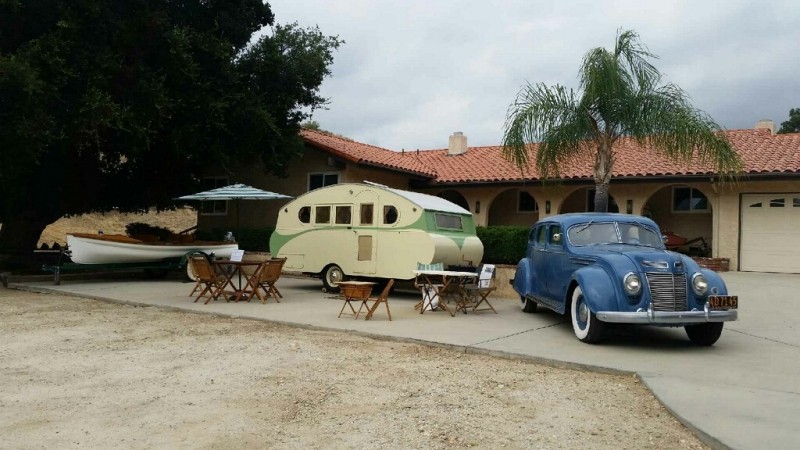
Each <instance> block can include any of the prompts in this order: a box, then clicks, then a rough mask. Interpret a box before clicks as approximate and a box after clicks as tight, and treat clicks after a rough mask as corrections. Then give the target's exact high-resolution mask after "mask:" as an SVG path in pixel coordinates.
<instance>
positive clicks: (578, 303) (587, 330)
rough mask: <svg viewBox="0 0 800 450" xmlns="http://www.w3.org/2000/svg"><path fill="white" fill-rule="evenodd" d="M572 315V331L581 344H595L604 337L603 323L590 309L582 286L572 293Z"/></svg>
mask: <svg viewBox="0 0 800 450" xmlns="http://www.w3.org/2000/svg"><path fill="white" fill-rule="evenodd" d="M570 312H571V315H572V330H573V331H574V332H575V337H577V338H578V340H580V341H581V342H586V343H587V344H593V343H595V342H597V341H599V340H600V339H601V338H602V337H603V322H601V321H600V320H598V319H597V316H595V314H594V313H593V312H592V310H590V309H589V305H588V304H586V298H585V297H584V296H583V291H582V290H581V287H580V286H576V287H575V290H574V291H572V303H571V306H570Z"/></svg>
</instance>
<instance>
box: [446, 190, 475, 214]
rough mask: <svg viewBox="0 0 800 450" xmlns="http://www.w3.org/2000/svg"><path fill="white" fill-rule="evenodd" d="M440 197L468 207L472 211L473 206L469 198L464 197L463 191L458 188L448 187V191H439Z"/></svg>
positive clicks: (465, 207)
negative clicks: (470, 205)
mask: <svg viewBox="0 0 800 450" xmlns="http://www.w3.org/2000/svg"><path fill="white" fill-rule="evenodd" d="M439 197H441V198H443V199H445V200H447V201H450V202H453V203H455V204H456V205H458V206H460V207H462V208H464V209H466V210H467V211H472V208H470V207H469V203H468V202H467V199H466V198H464V196H463V195H461V193H460V192H458V191H456V190H453V189H448V190H446V191H442V192H440V193H439Z"/></svg>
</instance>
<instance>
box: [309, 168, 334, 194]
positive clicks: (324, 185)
mask: <svg viewBox="0 0 800 450" xmlns="http://www.w3.org/2000/svg"><path fill="white" fill-rule="evenodd" d="M314 175H321V176H322V186H320V187H326V186H333V185H334V184H339V183H340V180H341V172H309V173H308V175H307V176H306V192H308V191H311V190H312V189H311V177H312V176H314ZM329 175H336V182H335V183H331V184H325V178H326V177H327V176H329ZM316 189H319V188H316Z"/></svg>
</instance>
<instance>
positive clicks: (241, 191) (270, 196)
mask: <svg viewBox="0 0 800 450" xmlns="http://www.w3.org/2000/svg"><path fill="white" fill-rule="evenodd" d="M281 198H292V197H291V196H289V195H284V194H278V193H276V192H270V191H265V190H263V189H258V188H254V187H252V186H248V185H246V184H241V183H237V184H231V185H229V186H224V187H220V188H216V189H211V190H210V191H203V192H198V193H196V194H189V195H184V196H182V197H178V198H176V200H199V201H216V200H235V201H236V233H237V234H238V233H239V200H277V199H281Z"/></svg>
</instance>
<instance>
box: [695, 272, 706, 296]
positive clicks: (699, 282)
mask: <svg viewBox="0 0 800 450" xmlns="http://www.w3.org/2000/svg"><path fill="white" fill-rule="evenodd" d="M692 289H693V290H694V293H695V294H696V295H697V296H698V297H702V296H704V295H706V292H708V280H706V277H705V276H704V275H703V274H702V273H700V272H698V273H696V274H694V275H692Z"/></svg>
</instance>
